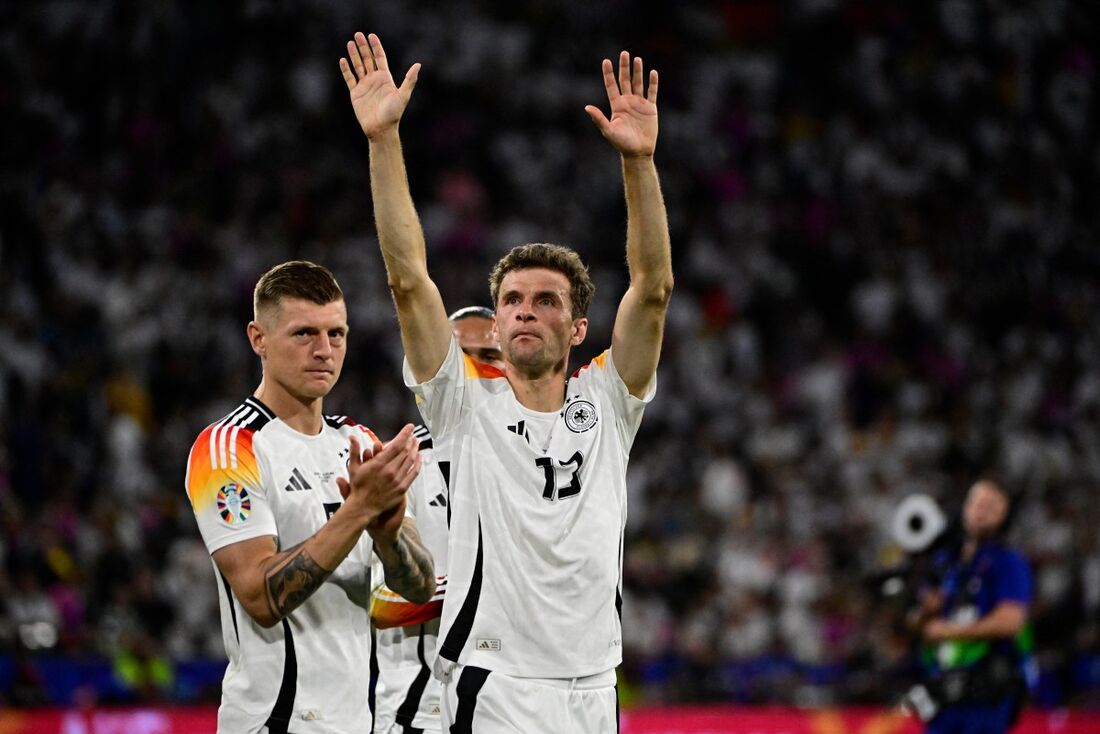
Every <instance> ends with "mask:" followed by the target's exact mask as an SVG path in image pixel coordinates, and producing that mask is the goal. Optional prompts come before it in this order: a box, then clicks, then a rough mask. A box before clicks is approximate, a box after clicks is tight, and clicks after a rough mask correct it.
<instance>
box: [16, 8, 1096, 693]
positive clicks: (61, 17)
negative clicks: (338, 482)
mask: <svg viewBox="0 0 1100 734" xmlns="http://www.w3.org/2000/svg"><path fill="white" fill-rule="evenodd" d="M1098 22H1100V12H1098V11H1097V9H1096V8H1094V7H1092V4H1090V3H1080V2H1077V3H1074V2H1068V1H1067V0H1018V1H1017V0H1012V1H1010V0H981V1H979V0H936V1H935V2H927V3H908V2H900V1H897V2H870V1H863V2H860V1H853V2H839V0H787V1H785V2H771V1H770V0H744V1H741V2H718V1H717V0H712V1H711V2H688V3H667V4H659V6H658V7H654V8H652V9H651V10H647V11H645V12H642V11H640V10H639V6H637V5H636V4H635V3H627V2H622V1H621V0H614V1H612V2H605V3H590V2H589V3H583V2H579V0H578V1H574V2H567V1H566V0H533V1H532V2H519V3H493V2H485V1H482V2H477V1H476V0H462V1H460V2H453V3H443V4H435V3H428V2H420V1H418V2H402V1H401V0H374V1H373V2H371V3H369V4H366V3H344V2H339V1H338V0H311V1H309V2H300V3H290V2H281V1H279V0H245V1H243V2H240V3H221V2H215V1H214V0H201V1H198V2H194V1H188V2H184V1H183V0H158V1H157V2H138V0H102V1H101V2H95V3H83V2H74V1H71V0H43V1H42V2H36V3H26V4H23V3H5V4H2V5H0V314H2V318H0V437H2V440H0V655H2V656H4V657H5V659H7V660H8V661H9V669H11V670H14V671H15V673H14V674H10V675H9V683H10V684H9V685H8V686H7V687H6V688H5V689H4V690H0V702H7V703H16V704H20V703H24V704H25V703H36V702H42V701H43V698H42V693H41V689H40V687H36V685H35V672H34V661H35V660H36V659H42V658H43V657H44V656H57V655H64V656H71V657H72V658H73V659H84V658H87V657H88V656H102V657H105V658H107V659H109V660H111V661H112V665H113V666H114V670H115V672H116V675H117V677H118V678H119V680H120V681H122V682H123V684H124V685H123V686H121V687H120V690H122V691H125V693H122V694H120V695H121V696H123V697H126V696H129V697H130V699H131V700H142V701H152V700H166V699H171V698H172V697H173V695H174V694H173V688H172V679H173V673H172V670H173V666H174V665H176V664H178V663H179V662H180V661H186V660H193V659H209V658H214V659H217V658H220V657H222V656H224V652H223V650H222V643H221V635H220V628H219V622H218V613H217V593H216V586H215V580H214V576H213V572H212V567H211V564H210V560H209V556H208V554H207V552H206V550H205V548H204V546H203V544H202V541H201V539H200V538H199V535H198V531H197V528H196V526H195V523H194V520H193V518H192V514H191V510H190V507H189V505H188V503H187V500H186V497H185V494H184V491H183V476H184V467H185V462H186V458H187V452H188V449H189V447H190V445H191V442H192V441H193V439H194V437H195V436H196V435H197V434H198V432H199V431H200V430H201V429H202V428H203V427H204V426H205V425H207V424H208V423H210V422H212V421H214V420H216V419H218V418H219V417H221V416H222V415H224V414H225V413H227V412H228V411H229V410H230V409H231V408H232V407H233V406H234V405H236V404H237V403H238V402H239V401H240V400H241V399H242V398H243V397H244V396H245V395H247V394H249V393H250V392H251V391H252V390H253V389H254V387H255V384H256V383H257V381H258V378H259V370H258V362H257V359H256V358H255V356H254V355H253V354H252V352H251V351H250V350H249V348H248V345H247V342H246V339H245V331H244V326H245V324H246V323H247V321H248V319H249V318H250V313H251V289H252V286H253V284H254V283H255V280H256V278H257V277H258V276H259V274H260V273H262V272H263V271H264V270H266V269H267V268H268V267H269V266H270V265H272V264H275V263H277V262H280V261H282V260H286V259H290V258H293V257H303V258H309V259H313V260H316V261H318V262H321V263H324V264H326V265H328V266H329V267H331V268H332V269H333V270H334V271H335V273H336V275H337V277H338V279H339V280H340V282H341V284H342V286H343V288H344V291H345V294H346V296H347V299H348V306H349V313H350V321H351V327H352V335H351V340H350V342H349V345H350V349H349V357H348V360H347V363H346V366H345V371H344V374H343V377H342V379H341V382H340V384H339V385H338V387H337V389H336V391H335V392H334V394H333V395H332V396H331V397H330V398H329V400H328V402H327V403H326V405H327V407H328V408H329V410H331V411H336V412H339V413H342V414H349V415H352V416H354V417H355V418H356V419H357V420H358V421H360V422H363V423H366V424H368V425H370V426H371V427H372V428H374V429H375V430H376V431H377V432H378V433H379V434H381V435H382V436H383V437H385V436H388V435H389V434H392V433H393V432H394V431H395V430H397V429H398V428H399V427H400V425H401V424H403V423H404V422H406V421H408V420H410V419H415V418H416V414H415V408H414V406H413V401H412V399H411V395H410V394H409V393H408V392H407V390H405V389H404V388H403V386H402V385H401V381H400V376H399V365H400V359H401V350H400V344H399V341H398V338H397V336H398V335H397V327H396V321H395V316H394V312H393V308H392V304H391V303H390V300H389V294H388V291H387V288H386V283H385V275H384V272H383V270H382V266H381V260H380V258H379V256H378V252H377V243H376V240H375V237H374V231H373V221H372V216H371V205H370V200H369V189H368V186H367V177H366V170H367V164H368V161H367V144H366V141H365V140H364V139H363V138H362V134H361V133H360V131H359V130H358V127H357V125H356V123H355V119H354V116H353V114H352V112H351V109H350V105H349V104H348V101H347V97H346V89H345V88H344V86H343V81H342V79H341V78H340V74H339V70H338V68H337V59H338V58H339V56H340V55H341V54H342V52H343V48H344V43H345V41H346V40H347V39H348V38H350V35H351V33H352V32H353V31H355V30H363V31H376V32H378V33H379V34H380V35H381V37H382V40H383V42H384V43H385V44H386V48H387V51H388V54H389V57H390V63H391V66H392V67H394V68H395V70H397V71H396V74H397V75H399V76H400V75H403V73H404V70H405V69H406V68H407V67H408V66H409V65H411V64H412V63H413V62H414V61H420V62H422V63H423V64H424V68H423V71H422V72H421V76H420V82H419V84H418V86H417V88H416V91H415V93H414V95H413V99H412V104H411V106H410V109H409V111H408V112H407V113H406V115H405V119H404V121H403V124H402V130H401V133H402V138H403V140H404V144H405V148H406V155H407V157H408V162H409V175H410V179H411V184H412V188H413V195H414V198H415V199H416V201H417V204H418V207H419V210H420V214H421V218H422V221H423V224H424V228H425V231H426V234H427V240H428V247H429V250H430V252H429V261H430V263H431V264H432V266H433V275H434V276H435V278H436V280H437V282H438V283H439V284H440V287H441V290H442V291H443V294H444V298H445V300H446V302H447V305H448V307H449V308H451V309H454V308H458V307H460V306H465V305H471V304H481V305H490V304H488V288H487V284H486V275H487V272H488V267H489V265H490V264H491V263H492V262H494V261H495V260H496V259H497V258H498V257H499V256H500V255H501V254H502V253H503V252H504V251H506V249H507V248H509V247H511V246H512V245H514V244H520V243H522V242H528V241H550V242H560V243H563V244H568V245H571V246H573V247H575V248H577V249H578V250H579V251H580V252H581V253H582V255H583V256H584V257H585V258H586V259H587V260H588V262H589V263H590V265H591V269H592V271H593V276H594V279H595V281H596V283H597V286H598V290H597V294H596V299H595V302H594V304H593V306H592V308H591V310H590V314H589V316H590V321H591V325H592V326H591V328H590V330H589V337H588V341H587V342H586V344H585V345H583V347H582V349H581V350H580V352H579V353H578V354H577V355H576V358H577V362H578V364H579V363H580V362H581V361H582V360H585V359H587V358H589V357H591V356H593V355H594V354H596V353H598V352H599V351H602V349H603V348H604V347H606V345H607V344H608V343H609V341H610V327H611V324H612V321H613V318H614V313H615V307H616V304H617V302H618V299H619V297H620V295H621V293H622V292H623V290H624V288H625V284H626V269H625V264H624V257H623V248H624V240H625V227H624V222H625V210H624V206H623V201H622V191H621V177H620V170H619V164H618V161H617V159H616V157H615V155H614V153H613V151H612V149H611V148H610V146H608V145H607V144H606V143H605V142H604V141H603V140H602V138H601V137H600V135H599V133H598V131H597V130H596V129H595V128H594V127H593V126H592V125H591V123H590V121H589V120H588V118H587V116H586V115H585V113H584V111H583V106H584V105H585V104H587V103H594V104H601V105H602V106H604V107H606V98H605V97H604V93H603V88H602V84H601V79H600V74H599V63H600V60H601V59H602V58H604V57H611V58H614V54H616V53H617V52H618V51H619V50H621V49H622V48H628V49H630V50H631V51H632V52H634V53H638V54H640V55H642V57H643V58H644V60H645V62H646V65H647V67H649V66H652V67H656V68H658V69H659V70H660V74H661V96H660V100H659V103H660V109H661V119H660V123H661V138H660V140H659V143H658V167H659V170H660V172H661V175H662V183H663V187H664V192H665V196H666V199H667V202H668V206H669V214H670V224H671V228H672V237H673V249H674V258H675V271H676V292H675V295H674V298H673V302H672V306H671V311H670V314H669V323H668V329H667V334H666V340H665V346H664V353H663V357H662V364H661V369H660V372H659V387H658V397H657V399H656V400H655V401H654V402H653V403H652V405H651V407H650V408H649V409H648V410H647V414H646V419H645V421H644V422H643V425H642V429H641V432H640V434H639V435H638V438H637V440H636V442H635V446H634V450H633V458H632V463H631V467H630V475H629V486H630V492H631V500H630V502H631V504H630V520H629V525H628V539H627V546H626V557H625V571H624V573H625V581H626V593H625V603H624V609H623V614H624V627H625V639H624V655H625V658H626V662H625V664H624V667H623V675H624V685H623V690H624V691H625V692H626V693H627V695H629V696H631V697H633V699H634V700H638V701H648V702H682V701H741V702H785V703H794V704H803V705H816V704H828V703H883V702H889V701H891V700H892V699H893V698H894V697H896V696H897V695H898V694H899V693H900V691H901V686H902V685H903V682H904V679H905V678H906V676H907V674H908V672H909V668H908V666H909V665H910V663H911V660H912V655H911V653H912V640H911V639H909V638H908V637H907V636H906V634H905V633H904V631H903V630H902V629H901V628H900V626H899V625H898V623H897V614H896V609H895V608H894V606H893V605H891V604H890V603H888V601H887V600H885V599H884V598H883V595H882V594H881V593H880V589H879V587H878V585H877V584H876V582H875V579H876V578H878V576H879V574H880V573H881V572H882V571H883V569H885V568H888V567H890V566H891V565H894V564H897V563H900V562H902V561H903V560H904V559H903V558H902V554H901V553H900V551H899V550H898V549H897V546H896V545H895V544H894V543H893V541H892V538H891V535H890V521H891V517H892V515H893V513H894V511H895V509H896V507H897V505H898V504H899V503H900V501H901V499H902V498H903V497H905V496H907V495H909V494H912V493H914V492H923V493H927V494H930V495H932V496H933V497H935V498H936V499H937V500H938V501H940V502H941V503H942V505H943V506H944V507H945V509H947V510H948V511H949V512H957V509H958V507H959V504H960V503H961V498H962V495H963V493H964V492H965V490H966V488H967V486H968V484H969V482H970V481H972V479H973V478H974V477H975V476H977V474H978V473H979V472H980V471H982V470H985V469H990V468H993V469H996V470H997V471H998V472H999V473H1000V475H1001V476H1002V477H1004V478H1005V480H1006V482H1008V483H1009V484H1010V485H1011V487H1012V489H1013V491H1015V492H1017V493H1018V496H1019V498H1020V508H1019V514H1018V516H1017V518H1016V520H1015V526H1014V528H1013V531H1012V535H1011V537H1012V538H1013V540H1014V541H1015V542H1017V543H1018V545H1019V546H1020V547H1021V548H1022V549H1023V550H1024V551H1025V552H1026V554H1027V556H1028V557H1029V559H1030V560H1031V561H1032V563H1033V568H1034V571H1035V575H1036V582H1037V588H1036V596H1035V600H1034V605H1033V608H1032V609H1033V619H1034V623H1035V633H1036V640H1037V649H1038V656H1039V663H1040V665H1041V667H1042V669H1043V671H1044V688H1043V690H1042V693H1041V696H1040V698H1041V701H1042V702H1044V703H1047V704H1051V705H1061V704H1069V705H1076V706H1100V686H1098V685H1097V682H1098V681H1100V502H1098V501H1097V498H1098V496H1100V494H1098V488H1100V371H1098V369H1097V365H1098V363H1100V319H1097V318H1096V317H1095V313H1096V310H1097V307H1098V306H1100V248H1098V247H1097V242H1098V237H1100V231H1098V227H1097V225H1098V212H1100V206H1098V204H1100V201H1098V199H1097V192H1098V191H1100V135H1098V134H1097V130H1098V129H1100V124H1098V120H1097V117H1098V112H1100V110H1098V105H1097V93H1096V92H1097V89H1100V86H1098V84H1097V74H1098V69H1097V63H1098V58H1097V55H1096V49H1098V48H1100V42H1098V41H1100V26H1098ZM12 661H14V662H12ZM215 685H216V681H215ZM214 691H215V692H216V688H215V689H214Z"/></svg>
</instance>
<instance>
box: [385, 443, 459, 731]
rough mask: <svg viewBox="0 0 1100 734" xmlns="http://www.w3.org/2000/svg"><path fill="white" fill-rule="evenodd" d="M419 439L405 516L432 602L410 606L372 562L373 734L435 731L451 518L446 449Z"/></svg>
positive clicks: (436, 727) (437, 713)
mask: <svg viewBox="0 0 1100 734" xmlns="http://www.w3.org/2000/svg"><path fill="white" fill-rule="evenodd" d="M416 436H417V437H418V438H419V439H420V458H421V464H420V475H419V476H418V477H417V478H416V481H415V482H413V485H412V486H411V487H410V488H409V493H408V495H407V496H408V507H409V513H410V514H412V515H413V516H414V517H415V518H416V528H417V530H418V531H419V532H420V539H421V540H422V541H423V542H424V547H426V548H427V549H428V551H429V552H430V553H431V554H432V561H433V562H434V564H435V574H436V591H435V595H434V596H433V597H432V599H431V601H429V602H427V603H425V604H414V603H412V602H410V601H407V600H406V599H403V598H402V597H400V596H398V595H397V594H395V593H394V592H392V591H390V590H389V589H388V588H387V587H385V586H384V585H381V582H382V564H381V562H380V561H379V560H378V558H377V556H376V557H375V559H374V569H375V570H374V576H373V578H374V581H375V584H376V585H377V586H378V588H376V589H375V591H374V594H373V596H372V598H371V619H372V621H373V622H374V624H375V633H374V657H375V664H376V667H377V678H376V683H375V693H374V731H375V732H388V731H390V730H391V729H392V728H393V727H394V724H395V723H396V724H397V730H398V731H406V730H408V729H417V730H420V729H428V730H432V731H436V730H438V729H439V696H440V685H439V681H438V680H436V679H435V678H434V677H433V676H432V669H433V667H434V664H435V656H436V648H437V646H438V643H439V616H440V613H441V612H442V608H443V598H444V594H445V593H446V590H447V579H446V573H447V520H448V517H449V515H450V511H449V504H450V502H449V498H448V496H447V495H448V489H447V480H448V476H449V471H450V465H449V462H448V461H447V460H446V459H445V458H444V457H446V455H447V454H446V451H445V449H444V447H443V446H441V445H440V444H439V442H437V441H436V440H435V438H434V437H433V436H432V434H431V433H429V432H428V429H427V428H425V427H424V426H417V427H416Z"/></svg>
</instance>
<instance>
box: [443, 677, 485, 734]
mask: <svg viewBox="0 0 1100 734" xmlns="http://www.w3.org/2000/svg"><path fill="white" fill-rule="evenodd" d="M488 677H489V671H488V670H486V669H485V668H475V667H474V666H472V665H467V666H466V667H464V668H463V669H462V674H461V675H459V676H458V686H457V687H456V688H455V692H456V693H457V694H458V711H456V712H455V723H453V724H451V728H450V730H449V731H450V734H473V726H474V707H475V706H477V694H478V693H480V692H481V687H482V686H483V685H485V680H486V679H487V678H488Z"/></svg>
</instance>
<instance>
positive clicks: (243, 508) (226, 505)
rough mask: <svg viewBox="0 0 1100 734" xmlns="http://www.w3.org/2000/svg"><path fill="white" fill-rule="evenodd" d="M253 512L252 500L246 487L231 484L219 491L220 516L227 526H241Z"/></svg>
mask: <svg viewBox="0 0 1100 734" xmlns="http://www.w3.org/2000/svg"><path fill="white" fill-rule="evenodd" d="M251 512H252V500H251V499H250V498H249V496H248V490H246V489H245V488H244V487H242V486H241V485H239V484H237V483H236V482H230V483H229V484H226V485H225V486H223V487H222V488H221V489H219V490H218V514H220V515H221V517H222V520H224V521H225V523H226V524H227V525H239V524H240V523H242V522H244V521H245V520H247V519H248V515H249V513H251Z"/></svg>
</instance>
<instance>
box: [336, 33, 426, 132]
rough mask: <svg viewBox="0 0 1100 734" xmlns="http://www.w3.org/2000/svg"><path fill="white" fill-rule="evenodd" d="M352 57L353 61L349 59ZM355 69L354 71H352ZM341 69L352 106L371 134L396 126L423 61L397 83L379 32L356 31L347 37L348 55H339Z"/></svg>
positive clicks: (410, 69)
mask: <svg viewBox="0 0 1100 734" xmlns="http://www.w3.org/2000/svg"><path fill="white" fill-rule="evenodd" d="M349 59H350V62H349ZM353 70H354V71H353ZM340 71H341V72H343V74H344V82H345V83H346V84H347V85H348V92H349V93H350V94H351V106H352V109H354V110H355V117H356V118H357V119H358V120H359V127H361V128H363V132H364V133H365V134H366V136H367V137H368V138H373V137H374V136H376V135H378V134H379V133H382V132H385V131H387V130H390V129H393V128H396V127H397V123H398V122H400V121H401V115H402V113H403V112H404V111H405V106H406V105H407V104H408V103H409V97H410V96H412V91H413V87H415V86H416V78H417V76H418V75H419V74H420V64H418V63H417V64H413V65H412V66H411V67H409V71H408V72H407V73H406V74H405V80H404V81H403V82H401V86H400V87H398V86H397V85H396V84H394V81H393V76H392V75H391V74H390V67H389V62H388V61H387V60H386V52H385V51H384V50H383V49H382V42H381V41H379V40H378V36H376V35H375V34H373V33H372V34H370V36H369V37H368V36H364V35H363V34H362V33H356V34H355V40H354V41H348V57H347V58H346V59H340Z"/></svg>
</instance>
